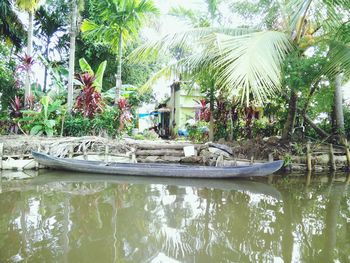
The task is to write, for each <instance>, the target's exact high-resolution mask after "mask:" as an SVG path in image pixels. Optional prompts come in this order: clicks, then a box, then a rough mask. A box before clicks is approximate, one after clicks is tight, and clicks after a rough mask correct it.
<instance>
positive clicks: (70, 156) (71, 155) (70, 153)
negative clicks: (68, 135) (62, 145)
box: [68, 144, 74, 158]
mask: <svg viewBox="0 0 350 263" xmlns="http://www.w3.org/2000/svg"><path fill="white" fill-rule="evenodd" d="M73 152H74V147H73V144H70V145H69V149H68V157H69V158H73Z"/></svg>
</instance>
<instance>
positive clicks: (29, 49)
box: [24, 12, 33, 102]
mask: <svg viewBox="0 0 350 263" xmlns="http://www.w3.org/2000/svg"><path fill="white" fill-rule="evenodd" d="M28 14H29V21H28V43H27V56H29V57H31V56H32V55H33V54H32V53H33V12H28ZM30 95H31V88H30V71H29V70H28V71H27V72H26V80H25V90H24V98H25V101H26V102H27V100H28V98H29V96H30Z"/></svg>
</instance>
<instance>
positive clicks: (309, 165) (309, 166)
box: [306, 142, 312, 171]
mask: <svg viewBox="0 0 350 263" xmlns="http://www.w3.org/2000/svg"><path fill="white" fill-rule="evenodd" d="M311 160H312V154H311V147H310V142H307V144H306V164H307V170H308V171H312V163H311Z"/></svg>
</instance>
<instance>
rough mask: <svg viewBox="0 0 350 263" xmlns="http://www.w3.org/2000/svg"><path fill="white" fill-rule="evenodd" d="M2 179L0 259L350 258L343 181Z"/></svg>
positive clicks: (348, 195) (349, 193) (349, 205)
mask: <svg viewBox="0 0 350 263" xmlns="http://www.w3.org/2000/svg"><path fill="white" fill-rule="evenodd" d="M8 176H9V175H8V174H6V175H5V174H3V176H2V179H1V181H0V191H1V192H0V262H170V263H171V262H201V263H202V262H350V252H349V251H350V186H348V184H349V181H350V179H349V177H346V176H344V175H334V176H321V175H317V176H313V177H312V178H310V177H307V176H302V177H300V176H299V177H296V176H291V175H290V176H288V177H285V176H282V177H278V176H277V177H276V176H275V177H273V178H269V179H262V180H259V181H242V180H231V181H220V180H215V181H213V180H211V181H210V180H209V181H208V180H170V179H155V178H150V179H142V178H136V179H135V178H134V179H130V178H127V177H117V176H115V177H110V176H109V177H107V176H93V175H78V174H75V175H73V174H68V173H58V172H55V173H54V172H45V173H42V174H41V175H39V176H37V177H35V178H32V179H30V178H29V179H28V178H27V179H22V180H8V179H6V178H5V177H8ZM271 179H272V180H271Z"/></svg>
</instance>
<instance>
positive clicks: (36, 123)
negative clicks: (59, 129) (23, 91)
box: [21, 96, 62, 136]
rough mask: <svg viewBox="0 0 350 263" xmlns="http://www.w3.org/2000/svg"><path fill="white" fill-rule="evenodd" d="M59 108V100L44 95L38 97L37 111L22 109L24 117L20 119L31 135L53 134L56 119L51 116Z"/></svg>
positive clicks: (60, 105)
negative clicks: (38, 105)
mask: <svg viewBox="0 0 350 263" xmlns="http://www.w3.org/2000/svg"><path fill="white" fill-rule="evenodd" d="M61 108H62V103H61V101H60V100H55V101H52V99H51V98H50V97H49V96H44V97H42V98H41V99H40V109H39V110H38V111H35V110H23V111H22V113H23V116H24V117H23V118H22V120H21V121H22V122H24V123H26V124H27V125H26V126H27V127H28V129H30V134H31V135H42V134H46V135H47V136H53V135H54V132H55V126H56V124H57V121H56V119H53V118H52V117H53V114H54V113H55V114H57V113H58V114H59V112H60V110H61Z"/></svg>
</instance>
